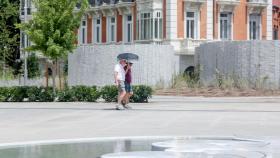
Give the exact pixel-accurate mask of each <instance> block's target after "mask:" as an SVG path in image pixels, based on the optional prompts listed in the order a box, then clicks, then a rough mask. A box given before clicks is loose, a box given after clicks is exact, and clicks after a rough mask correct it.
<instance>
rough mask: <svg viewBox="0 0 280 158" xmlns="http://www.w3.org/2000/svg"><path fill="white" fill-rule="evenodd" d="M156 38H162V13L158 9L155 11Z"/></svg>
mask: <svg viewBox="0 0 280 158" xmlns="http://www.w3.org/2000/svg"><path fill="white" fill-rule="evenodd" d="M153 25H154V31H153V32H154V39H162V34H163V33H162V32H163V31H162V13H161V12H160V11H156V12H155V13H154V24H153Z"/></svg>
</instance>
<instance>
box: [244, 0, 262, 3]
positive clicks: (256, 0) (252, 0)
mask: <svg viewBox="0 0 280 158" xmlns="http://www.w3.org/2000/svg"><path fill="white" fill-rule="evenodd" d="M247 1H248V3H267V0H247Z"/></svg>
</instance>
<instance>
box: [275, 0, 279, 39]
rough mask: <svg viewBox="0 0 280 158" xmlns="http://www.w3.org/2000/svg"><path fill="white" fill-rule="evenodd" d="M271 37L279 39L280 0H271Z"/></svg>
mask: <svg viewBox="0 0 280 158" xmlns="http://www.w3.org/2000/svg"><path fill="white" fill-rule="evenodd" d="M273 39H274V40H279V39H280V0H274V1H273Z"/></svg>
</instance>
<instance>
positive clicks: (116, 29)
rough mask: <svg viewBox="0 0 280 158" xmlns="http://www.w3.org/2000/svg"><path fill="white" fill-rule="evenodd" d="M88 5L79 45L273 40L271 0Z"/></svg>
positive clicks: (98, 0)
mask: <svg viewBox="0 0 280 158" xmlns="http://www.w3.org/2000/svg"><path fill="white" fill-rule="evenodd" d="M89 3H90V9H89V10H88V12H87V14H86V15H85V16H84V18H83V20H82V22H81V27H80V29H79V31H78V32H79V44H117V43H127V44H129V43H133V42H144V43H147V42H148V43H149V42H166V41H168V42H176V41H180V42H183V43H182V44H186V45H187V46H186V47H188V46H191V45H192V44H193V45H197V44H198V43H199V42H203V40H271V39H272V35H273V30H272V0H89ZM200 40H202V41H200ZM188 44H189V45H188ZM181 51H182V50H181ZM181 53H187V54H188V52H181Z"/></svg>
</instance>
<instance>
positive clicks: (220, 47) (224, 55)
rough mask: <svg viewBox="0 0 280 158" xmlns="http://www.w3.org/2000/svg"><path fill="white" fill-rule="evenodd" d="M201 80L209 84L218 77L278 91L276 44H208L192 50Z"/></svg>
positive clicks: (279, 76)
mask: <svg viewBox="0 0 280 158" xmlns="http://www.w3.org/2000/svg"><path fill="white" fill-rule="evenodd" d="M195 61H196V63H199V64H200V67H201V74H200V75H201V80H202V82H203V83H204V84H211V83H212V82H213V81H214V80H215V79H216V77H217V72H218V74H222V75H224V76H226V77H236V78H239V79H242V80H246V81H248V83H250V85H256V84H257V83H258V82H260V81H262V82H263V84H264V86H265V87H267V88H280V41H226V42H212V43H206V44H203V45H201V46H200V47H198V48H197V49H196V56H195Z"/></svg>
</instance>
